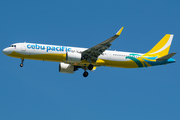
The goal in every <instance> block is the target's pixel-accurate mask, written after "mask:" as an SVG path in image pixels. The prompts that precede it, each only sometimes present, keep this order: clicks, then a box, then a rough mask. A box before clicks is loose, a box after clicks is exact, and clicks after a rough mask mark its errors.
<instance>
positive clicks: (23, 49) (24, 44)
mask: <svg viewBox="0 0 180 120" xmlns="http://www.w3.org/2000/svg"><path fill="white" fill-rule="evenodd" d="M21 51H26V43H22V44H21Z"/></svg>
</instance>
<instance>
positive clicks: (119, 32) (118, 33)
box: [116, 27, 124, 36]
mask: <svg viewBox="0 0 180 120" xmlns="http://www.w3.org/2000/svg"><path fill="white" fill-rule="evenodd" d="M123 29H124V27H122V28H121V29H120V30H119V31H118V32H117V33H116V35H118V36H119V35H120V34H121V32H122V30H123Z"/></svg>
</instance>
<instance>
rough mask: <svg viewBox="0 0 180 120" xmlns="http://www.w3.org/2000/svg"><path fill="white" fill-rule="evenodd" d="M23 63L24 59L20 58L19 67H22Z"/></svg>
mask: <svg viewBox="0 0 180 120" xmlns="http://www.w3.org/2000/svg"><path fill="white" fill-rule="evenodd" d="M23 63H24V59H21V64H20V67H23V65H24V64H23Z"/></svg>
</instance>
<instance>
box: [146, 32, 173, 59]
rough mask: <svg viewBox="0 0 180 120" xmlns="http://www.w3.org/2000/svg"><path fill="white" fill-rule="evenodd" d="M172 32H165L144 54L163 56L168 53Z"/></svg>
mask: <svg viewBox="0 0 180 120" xmlns="http://www.w3.org/2000/svg"><path fill="white" fill-rule="evenodd" d="M173 36H174V35H172V34H166V35H165V36H164V37H163V38H162V39H161V40H160V41H159V42H158V43H157V44H156V45H155V46H154V47H153V48H152V49H151V50H150V51H149V52H147V53H146V54H145V55H148V56H165V55H167V54H168V53H169V49H170V46H171V42H172V39H173Z"/></svg>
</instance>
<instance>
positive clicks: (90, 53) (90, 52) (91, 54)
mask: <svg viewBox="0 0 180 120" xmlns="http://www.w3.org/2000/svg"><path fill="white" fill-rule="evenodd" d="M123 28H124V27H122V28H121V29H120V30H119V31H118V32H117V33H116V34H115V35H114V36H112V37H111V38H109V39H107V40H105V41H103V42H101V43H99V44H97V45H95V46H93V47H91V48H89V49H87V50H85V51H83V52H82V58H83V59H85V60H87V61H88V62H90V63H91V61H93V62H96V60H97V58H98V56H99V55H100V54H102V53H103V52H104V51H105V50H107V49H108V48H109V47H110V46H111V42H113V41H114V40H115V39H116V38H117V37H119V35H120V34H121V32H122V30H123Z"/></svg>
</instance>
